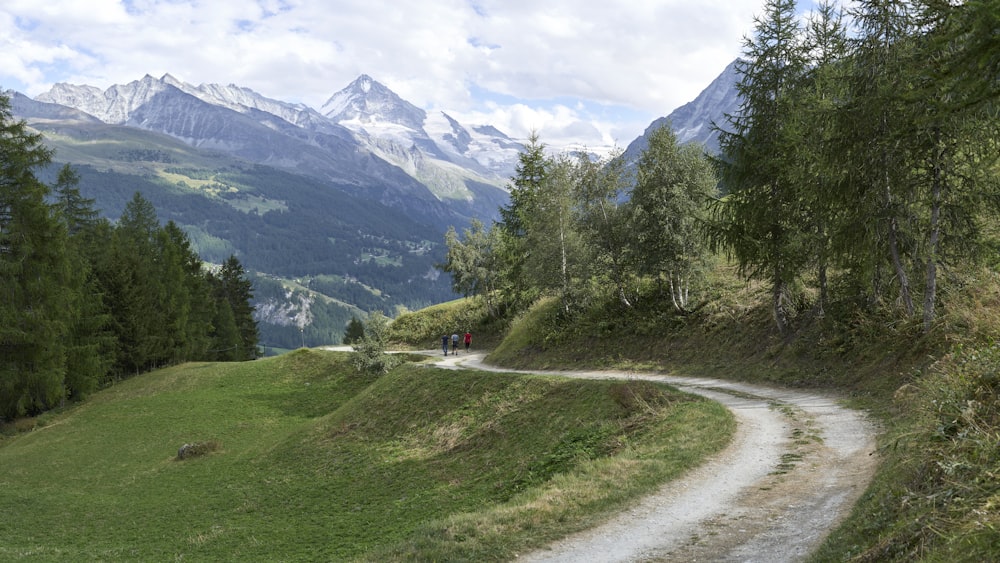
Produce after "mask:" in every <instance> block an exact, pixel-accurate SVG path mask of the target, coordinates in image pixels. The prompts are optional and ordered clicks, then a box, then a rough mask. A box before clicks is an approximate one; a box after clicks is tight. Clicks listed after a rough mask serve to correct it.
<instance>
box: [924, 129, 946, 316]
mask: <svg viewBox="0 0 1000 563" xmlns="http://www.w3.org/2000/svg"><path fill="white" fill-rule="evenodd" d="M934 137H935V141H937V142H938V143H940V138H941V132H940V131H939V130H935V131H934ZM941 160H942V155H940V154H939V153H935V155H934V164H933V172H932V174H933V179H932V181H931V225H930V228H931V232H930V240H929V241H928V246H929V248H928V256H927V286H926V288H925V289H924V332H925V333H926V332H930V330H931V324H932V323H933V322H934V314H935V313H934V305H935V303H936V301H937V259H938V250H939V248H938V247H939V246H940V241H941V192H942V188H943V186H942V174H941Z"/></svg>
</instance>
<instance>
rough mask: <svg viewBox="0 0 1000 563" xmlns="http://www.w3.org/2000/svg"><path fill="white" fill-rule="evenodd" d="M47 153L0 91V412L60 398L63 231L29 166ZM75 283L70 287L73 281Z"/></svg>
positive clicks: (65, 301)
mask: <svg viewBox="0 0 1000 563" xmlns="http://www.w3.org/2000/svg"><path fill="white" fill-rule="evenodd" d="M50 159H51V153H50V152H49V151H48V150H47V149H46V148H45V147H44V146H42V144H41V138H40V136H39V135H37V134H31V133H29V132H28V131H27V129H26V126H25V123H24V122H23V121H15V120H14V119H13V118H12V116H11V113H10V104H9V101H8V99H7V98H6V97H2V96H0V417H5V418H11V417H15V416H19V415H22V414H25V413H35V412H40V411H42V410H45V409H47V408H50V407H52V406H54V405H55V404H57V403H58V402H59V401H61V400H62V399H64V398H65V396H66V391H65V386H64V381H65V372H66V359H65V354H66V348H65V336H66V333H67V330H68V329H67V324H68V322H69V320H70V316H71V314H72V309H71V307H72V305H73V303H72V300H71V299H69V298H68V297H67V291H66V289H67V287H70V283H71V280H70V272H69V267H70V263H69V261H68V259H67V251H66V231H65V229H64V228H63V227H62V225H61V224H60V223H59V221H58V220H57V217H56V214H55V213H54V211H53V209H52V208H51V207H50V206H49V205H48V204H47V203H46V197H47V196H48V195H49V190H48V188H47V186H45V185H44V184H42V183H41V182H39V181H38V179H37V178H36V177H35V174H34V170H35V169H37V168H38V167H40V166H43V165H45V164H47V163H48V162H49V161H50ZM74 289H75V288H74Z"/></svg>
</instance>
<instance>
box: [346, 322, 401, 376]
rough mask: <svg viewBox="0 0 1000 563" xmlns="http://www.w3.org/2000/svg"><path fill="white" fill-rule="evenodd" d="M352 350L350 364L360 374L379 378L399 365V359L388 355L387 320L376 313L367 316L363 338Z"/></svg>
mask: <svg viewBox="0 0 1000 563" xmlns="http://www.w3.org/2000/svg"><path fill="white" fill-rule="evenodd" d="M352 348H353V349H354V353H353V355H352V356H351V358H352V362H353V363H354V368H355V369H357V370H358V371H360V372H364V373H367V374H369V375H374V376H380V375H385V374H387V373H389V370H391V369H392V368H394V367H396V366H397V365H399V358H397V357H396V356H394V355H392V354H390V353H388V350H389V319H388V318H386V316H385V315H383V314H382V313H380V312H378V311H375V312H373V313H372V314H370V315H368V322H367V323H365V332H364V336H363V337H361V340H360V341H359V342H357V343H356V344H354V346H353V347H352Z"/></svg>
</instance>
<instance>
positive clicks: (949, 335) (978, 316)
mask: <svg viewBox="0 0 1000 563" xmlns="http://www.w3.org/2000/svg"><path fill="white" fill-rule="evenodd" d="M964 276H965V277H966V279H968V280H976V283H975V284H974V285H975V286H974V287H973V286H971V285H969V286H966V290H965V291H957V292H955V293H952V294H950V295H949V297H948V311H949V312H948V314H947V315H946V316H945V317H944V318H942V319H940V322H939V324H938V325H937V326H936V328H935V330H934V331H933V332H932V333H930V334H925V333H924V332H923V331H922V330H921V326H920V323H919V320H911V321H909V322H900V321H899V320H898V319H895V318H893V317H892V315H886V316H885V317H881V316H878V315H873V316H869V317H867V318H861V317H852V318H851V319H850V320H845V318H844V317H842V316H839V315H843V314H844V312H845V311H842V310H839V309H838V310H837V311H836V312H828V314H827V315H826V316H825V317H822V318H817V317H815V316H813V315H811V314H809V312H804V313H803V314H802V316H801V317H800V318H799V319H798V324H797V327H798V328H797V330H796V332H795V334H793V335H790V336H787V337H781V336H779V335H778V334H777V333H776V332H775V330H774V328H773V319H772V318H771V317H770V314H769V312H768V296H767V291H766V289H765V288H764V287H762V286H760V285H758V284H746V283H744V282H741V281H740V280H738V279H735V278H726V277H725V276H719V277H718V278H717V283H718V284H719V285H718V287H717V288H716V290H715V292H713V295H714V298H713V300H712V301H709V302H707V303H705V304H704V306H703V307H702V308H701V309H699V311H698V312H697V313H696V314H690V315H685V316H680V315H676V314H670V313H668V312H667V310H668V307H669V305H667V304H666V303H661V304H660V306H659V307H658V306H656V305H655V304H650V303H647V304H646V306H645V307H644V308H643V309H642V310H641V311H634V312H633V314H628V313H625V314H622V312H621V310H620V308H618V307H616V306H615V304H605V305H606V308H604V307H595V308H593V309H591V310H589V311H586V312H585V313H583V314H581V315H577V316H575V317H573V318H572V319H566V318H565V317H564V315H562V314H561V312H560V311H559V308H558V306H557V303H556V302H555V301H548V302H545V303H543V304H541V305H540V306H537V307H535V308H533V309H532V310H531V311H530V312H529V313H526V314H524V315H522V316H521V317H519V318H518V319H516V320H515V321H514V322H513V323H512V328H511V331H510V333H509V334H508V335H507V337H506V338H505V339H504V341H503V342H502V343H501V344H500V345H499V346H498V347H497V349H496V350H494V351H493V352H492V353H491V354H490V355H489V360H490V361H491V362H494V363H498V364H500V365H503V366H506V367H509V368H512V367H518V368H524V369H531V368H545V369H571V368H574V367H576V368H584V367H585V368H591V369H593V368H602V369H622V370H635V371H663V372H666V373H670V374H674V375H680V376H697V377H718V378H723V379H730V380H733V381H753V382H759V383H765V384H768V385H779V386H787V387H791V388H796V389H803V390H819V391H822V392H832V393H837V394H841V395H843V396H844V397H845V400H846V401H847V403H848V404H851V405H853V406H855V407H858V408H863V409H865V410H866V411H868V412H869V413H870V415H871V416H872V417H873V419H874V420H876V421H878V422H879V423H880V424H881V425H882V428H883V434H882V436H881V437H880V439H879V447H878V453H879V455H880V456H882V461H881V465H880V467H879V470H878V474H877V476H876V479H875V482H874V484H873V485H872V487H870V488H869V490H868V491H867V492H866V493H865V495H864V496H863V497H862V499H861V501H860V502H859V503H858V505H857V507H856V508H855V511H854V513H853V515H852V516H851V518H849V519H848V520H847V522H846V523H845V524H844V525H843V526H842V527H840V528H839V529H838V530H837V531H836V532H835V533H834V534H833V535H832V537H831V538H830V539H829V540H828V541H827V542H826V544H825V545H824V546H823V547H822V548H821V549H820V550H819V551H818V552H817V553H816V554H814V555H813V557H812V559H811V560H812V561H829V562H835V561H846V560H851V561H880V562H881V561H907V562H909V561H951V562H960V561H967V562H970V563H971V562H979V561H992V560H996V559H997V558H998V557H1000V552H998V547H997V546H1000V532H998V530H1000V518H998V514H1000V512H998V511H997V510H996V507H997V502H998V500H1000V481H998V480H997V478H996V476H997V475H998V474H1000V465H998V463H1000V462H998V460H1000V439H998V438H1000V399H998V397H1000V379H998V374H1000V355H998V351H997V347H996V345H995V341H996V335H997V334H1000V324H998V319H997V317H996V315H995V314H994V312H995V311H997V310H1000V309H998V308H1000V278H998V276H997V274H996V273H995V271H989V270H982V271H975V272H966V273H965V274H964ZM727 279H728V281H726V280H727ZM410 322H411V323H412V321H410ZM539 335H544V336H539Z"/></svg>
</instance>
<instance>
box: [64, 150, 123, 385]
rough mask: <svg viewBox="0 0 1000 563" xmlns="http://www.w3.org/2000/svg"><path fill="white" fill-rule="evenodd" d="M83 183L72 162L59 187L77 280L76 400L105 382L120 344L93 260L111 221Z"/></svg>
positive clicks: (70, 376) (72, 368) (73, 309)
mask: <svg viewBox="0 0 1000 563" xmlns="http://www.w3.org/2000/svg"><path fill="white" fill-rule="evenodd" d="M78 184H79V176H78V175H77V174H76V172H74V171H73V170H72V169H71V168H70V167H69V165H66V166H64V167H63V168H62V169H61V170H60V172H59V176H58V179H57V180H56V184H55V186H53V188H54V191H55V195H56V206H55V207H56V210H57V211H58V215H59V218H60V219H61V220H62V222H63V225H64V226H65V227H66V230H67V231H68V232H69V235H70V236H69V240H68V244H69V246H68V248H69V255H68V258H69V260H70V262H71V266H70V268H69V272H70V274H69V275H70V279H71V282H70V284H69V287H67V288H66V289H65V291H66V297H67V299H69V300H70V302H71V305H70V307H69V312H70V320H69V323H68V327H67V328H68V331H67V335H66V390H67V393H68V395H69V397H70V398H73V399H80V398H83V397H85V396H86V395H87V394H88V393H90V392H92V391H94V390H95V389H97V387H98V386H99V385H100V384H101V383H102V382H103V381H104V379H105V378H106V377H107V374H108V371H109V370H110V368H111V363H112V360H113V355H112V351H113V350H114V347H115V343H116V341H115V338H114V335H113V334H112V333H111V332H110V330H109V329H108V324H109V322H110V317H109V315H108V314H107V312H106V308H105V305H104V296H103V294H102V293H101V290H100V284H99V282H98V280H97V277H96V275H95V273H94V269H93V267H92V265H91V264H92V259H93V257H94V256H95V255H96V253H98V252H100V250H99V249H98V248H97V247H98V245H101V244H102V241H103V240H106V239H107V237H106V236H102V235H101V234H99V230H100V229H101V227H102V226H103V227H104V229H103V232H105V233H107V230H106V229H107V228H108V226H107V224H106V222H102V221H101V220H100V219H99V215H98V212H97V210H96V209H94V207H93V205H94V200H92V199H88V198H84V197H82V196H81V195H80V190H79V189H78V187H77V186H78Z"/></svg>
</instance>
